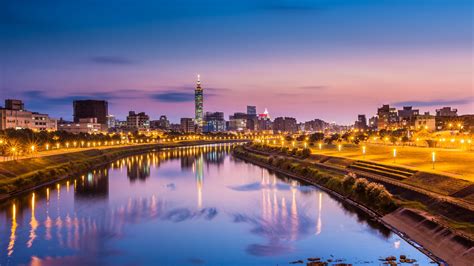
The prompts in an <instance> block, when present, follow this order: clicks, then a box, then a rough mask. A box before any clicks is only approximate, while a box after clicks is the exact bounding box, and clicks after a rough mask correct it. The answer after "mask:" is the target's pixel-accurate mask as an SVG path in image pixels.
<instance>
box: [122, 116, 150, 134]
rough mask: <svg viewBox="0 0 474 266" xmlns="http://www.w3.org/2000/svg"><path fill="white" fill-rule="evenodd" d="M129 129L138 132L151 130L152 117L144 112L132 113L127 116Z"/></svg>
mask: <svg viewBox="0 0 474 266" xmlns="http://www.w3.org/2000/svg"><path fill="white" fill-rule="evenodd" d="M127 128H128V129H129V130H138V131H142V130H147V129H149V128H150V117H149V116H148V115H147V114H145V113H144V112H140V113H135V111H130V112H128V116H127Z"/></svg>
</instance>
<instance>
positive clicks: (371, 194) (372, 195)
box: [366, 182, 385, 200]
mask: <svg viewBox="0 0 474 266" xmlns="http://www.w3.org/2000/svg"><path fill="white" fill-rule="evenodd" d="M384 190H385V187H384V186H382V185H380V184H377V183H374V182H371V183H369V184H368V185H367V188H366V195H367V198H369V199H372V200H376V199H377V198H378V196H379V195H380V193H382V192H383V191H384Z"/></svg>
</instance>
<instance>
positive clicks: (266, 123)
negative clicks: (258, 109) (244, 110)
mask: <svg viewBox="0 0 474 266" xmlns="http://www.w3.org/2000/svg"><path fill="white" fill-rule="evenodd" d="M272 128H273V122H272V120H271V118H270V114H269V113H268V110H267V109H266V108H265V111H264V112H263V114H258V115H257V122H256V124H255V125H254V130H258V131H269V130H272Z"/></svg>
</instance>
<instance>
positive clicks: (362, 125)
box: [354, 115, 367, 130]
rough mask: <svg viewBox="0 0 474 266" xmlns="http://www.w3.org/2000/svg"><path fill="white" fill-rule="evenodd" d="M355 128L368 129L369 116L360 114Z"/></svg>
mask: <svg viewBox="0 0 474 266" xmlns="http://www.w3.org/2000/svg"><path fill="white" fill-rule="evenodd" d="M354 128H355V129H358V130H366V129H367V118H366V117H365V115H358V116H357V121H355V123H354Z"/></svg>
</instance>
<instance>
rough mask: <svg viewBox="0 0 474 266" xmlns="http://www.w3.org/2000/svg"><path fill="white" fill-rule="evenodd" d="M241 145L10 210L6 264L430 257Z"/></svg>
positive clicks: (114, 170)
mask: <svg viewBox="0 0 474 266" xmlns="http://www.w3.org/2000/svg"><path fill="white" fill-rule="evenodd" d="M230 150H231V145H217V146H199V147H187V148H179V149H171V150H166V151H162V152H151V153H147V154H143V155H138V156H132V157H128V158H125V159H122V160H119V161H116V162H114V163H113V164H111V165H109V166H108V167H105V168H100V169H96V170H95V171H93V172H90V173H87V174H85V175H83V176H74V177H71V178H70V179H69V180H64V181H61V182H59V183H57V184H55V185H51V186H49V187H45V188H41V189H39V190H37V191H35V192H34V193H28V194H26V195H24V196H22V197H18V198H16V199H13V200H12V201H9V202H7V203H5V204H4V206H3V207H2V208H1V209H0V225H1V227H0V230H1V231H0V248H1V252H0V254H1V257H0V265H18V264H31V265H286V264H288V263H289V262H290V261H294V260H298V259H303V260H304V259H306V258H308V257H322V258H325V259H328V258H332V259H344V260H346V262H351V263H354V264H368V265H378V264H380V262H379V261H378V259H379V258H380V257H386V256H389V255H395V256H399V255H401V254H405V255H408V256H409V257H410V258H415V259H417V260H418V261H419V263H420V264H421V265H426V264H428V263H429V261H430V260H429V259H428V258H427V257H425V256H424V255H423V254H422V253H420V252H418V251H417V250H416V249H415V248H413V247H412V246H410V245H409V244H408V243H406V242H405V241H404V240H403V239H400V237H398V236H397V235H395V234H392V233H390V231H388V230H386V229H385V228H383V227H381V226H380V225H378V224H376V223H373V222H370V220H368V219H367V217H366V216H365V215H363V214H361V213H359V212H357V211H356V210H354V209H352V208H350V207H348V206H344V205H343V204H342V203H340V202H339V201H337V200H335V199H333V198H331V196H329V195H328V194H326V193H325V192H322V191H320V190H318V189H317V188H314V187H312V186H307V185H304V184H300V183H298V182H296V181H291V180H288V179H285V178H282V177H279V176H276V175H274V174H272V173H270V172H268V171H267V170H264V169H262V168H260V167H258V166H254V165H251V164H247V163H244V162H243V161H241V160H238V159H235V158H233V157H232V156H231V155H230V154H229V151H230Z"/></svg>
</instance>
